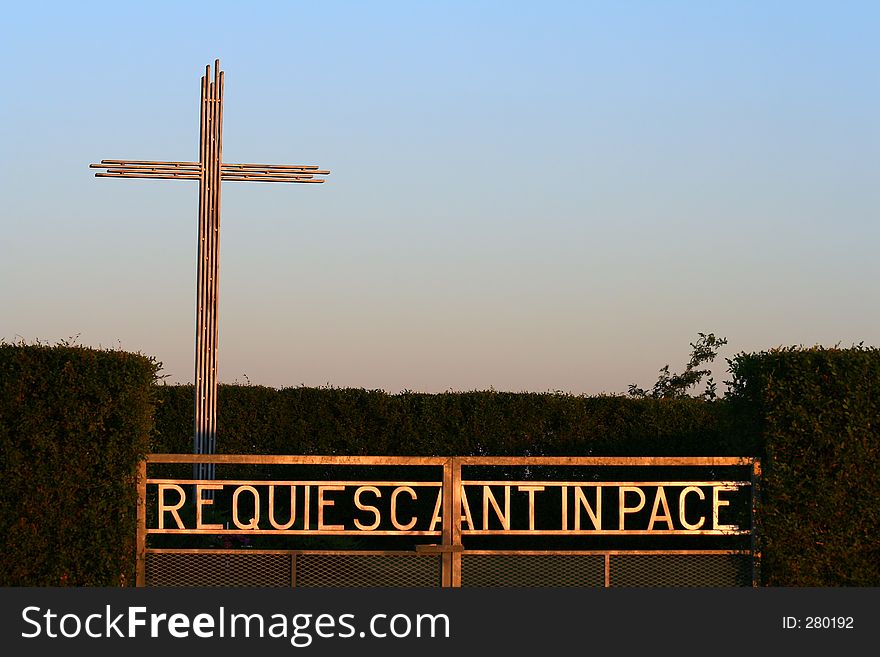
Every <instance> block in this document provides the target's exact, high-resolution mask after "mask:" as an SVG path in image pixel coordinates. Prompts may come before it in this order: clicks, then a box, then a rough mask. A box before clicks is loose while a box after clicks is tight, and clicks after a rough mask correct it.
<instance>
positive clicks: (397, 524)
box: [137, 454, 760, 587]
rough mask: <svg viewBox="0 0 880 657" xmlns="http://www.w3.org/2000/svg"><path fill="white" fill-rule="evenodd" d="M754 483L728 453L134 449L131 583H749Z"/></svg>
mask: <svg viewBox="0 0 880 657" xmlns="http://www.w3.org/2000/svg"><path fill="white" fill-rule="evenodd" d="M193 463H213V464H215V465H216V466H217V475H216V478H215V479H203V480H197V479H193V478H192V475H191V474H187V472H188V473H191V472H192V468H191V466H192V464H193ZM175 468H176V469H177V470H176V472H175ZM498 471H500V472H501V476H500V477H499V476H497V475H496V474H495V473H496V472H498ZM181 475H182V476H181ZM759 482H760V463H759V461H758V460H757V459H753V458H738V457H737V458H720V457H703V458H679V457H662V458H661V457H645V458H641V457H618V458H610V457H609V458H606V457H518V458H517V457H340V456H253V455H238V456H232V455H211V456H207V455H198V456H196V455H189V454H187V455H169V454H166V455H148V456H147V458H146V459H145V460H144V461H143V462H142V463H141V466H140V470H139V481H138V536H137V584H138V585H139V586H247V587H440V586H443V587H663V586H674V587H694V586H713V587H730V586H756V585H757V583H758V581H759V566H760V559H759V557H760V552H759V549H758V544H757V536H756V532H755V531H754V528H755V517H756V515H755V514H756V506H757V499H758V495H757V493H758V486H759ZM285 495H286V497H284V496H285ZM676 496H677V498H676ZM648 497H653V503H652V504H649V503H648ZM670 499H677V506H676V503H675V502H673V503H672V504H670V501H669V500H670ZM649 507H650V508H651V510H650V512H649ZM676 512H677V513H676ZM731 521H736V522H735V523H734V522H731ZM627 523H629V527H628V526H627Z"/></svg>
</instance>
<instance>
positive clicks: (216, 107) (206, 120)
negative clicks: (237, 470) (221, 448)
mask: <svg viewBox="0 0 880 657" xmlns="http://www.w3.org/2000/svg"><path fill="white" fill-rule="evenodd" d="M201 95H202V103H201V112H200V119H201V120H200V126H199V164H200V165H201V167H200V168H201V175H200V176H199V242H198V253H197V267H196V269H197V271H196V281H197V283H196V354H195V376H194V393H195V394H194V397H195V402H194V403H195V409H194V413H193V452H194V453H195V454H213V453H215V452H216V450H217V338H218V331H217V312H218V299H219V284H220V280H219V278H220V266H219V265H220V163H221V162H222V156H223V152H222V151H223V72H222V71H220V60H217V61H215V62H214V79H213V81H212V80H211V65H210V64H209V65H208V66H206V67H205V75H204V77H203V78H202V94H201ZM193 477H194V478H195V479H213V478H214V464H213V463H197V464H195V465H194V466H193Z"/></svg>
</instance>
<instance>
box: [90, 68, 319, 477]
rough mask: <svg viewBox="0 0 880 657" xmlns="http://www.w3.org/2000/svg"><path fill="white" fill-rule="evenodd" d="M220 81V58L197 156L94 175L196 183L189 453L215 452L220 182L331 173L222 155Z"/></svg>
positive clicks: (205, 469)
mask: <svg viewBox="0 0 880 657" xmlns="http://www.w3.org/2000/svg"><path fill="white" fill-rule="evenodd" d="M223 82H224V74H223V71H221V70H220V60H219V59H218V60H216V61H215V62H214V73H213V76H212V74H211V66H210V65H208V66H206V67H205V75H204V76H203V77H202V80H201V106H200V115H199V118H200V121H199V161H198V162H166V161H150V160H101V162H99V163H97V164H90V165H89V167H90V168H93V169H103V171H99V172H98V173H96V174H95V177H97V178H147V179H164V180H197V181H198V182H199V241H198V249H197V256H196V258H197V267H196V346H195V408H194V414H193V415H194V417H193V452H194V453H196V454H213V453H214V452H216V443H217V383H218V379H217V343H218V340H217V336H218V331H217V313H218V299H219V283H220V188H221V185H220V183H221V182H222V181H240V182H281V183H322V182H324V180H323V179H322V178H319V177H317V176H323V175H327V174H329V173H330V172H329V171H327V170H322V169H320V168H319V167H317V166H315V165H296V164H236V163H224V162H223V161H222V158H223ZM193 476H194V477H196V478H199V479H202V478H204V479H211V478H213V476H214V464H213V463H209V462H199V463H195V464H194V474H193Z"/></svg>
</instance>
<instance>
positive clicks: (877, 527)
mask: <svg viewBox="0 0 880 657" xmlns="http://www.w3.org/2000/svg"><path fill="white" fill-rule="evenodd" d="M731 372H732V374H733V381H732V382H731V383H732V388H731V393H730V395H729V401H730V404H731V406H732V409H733V412H734V413H735V414H736V416H737V417H738V418H739V421H740V426H741V430H742V431H743V433H744V434H745V435H746V436H747V437H748V438H749V439H751V440H755V438H756V437H757V438H758V439H759V440H760V441H761V443H762V444H763V446H764V454H763V456H764V462H763V466H764V476H763V491H762V492H763V495H762V500H763V502H762V505H761V512H760V514H759V520H760V523H761V524H760V525H759V536H761V540H762V543H763V554H764V557H763V564H764V578H763V579H764V583H765V584H767V585H770V586H878V585H880V538H878V535H880V350H878V349H876V348H864V347H861V346H859V347H856V348H852V349H824V348H819V347H817V348H813V349H802V348H788V349H775V350H772V351H768V352H762V353H757V354H741V355H739V356H737V357H736V358H734V359H733V360H732V361H731Z"/></svg>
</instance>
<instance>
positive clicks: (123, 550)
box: [0, 344, 159, 586]
mask: <svg viewBox="0 0 880 657" xmlns="http://www.w3.org/2000/svg"><path fill="white" fill-rule="evenodd" d="M158 369H159V365H158V364H157V363H156V362H155V361H154V360H152V359H150V358H147V357H144V356H141V355H135V354H131V353H126V352H122V351H100V350H95V349H85V348H80V347H70V346H58V347H49V346H40V345H37V346H30V345H10V344H0V454H2V458H0V481H2V482H3V485H2V486H0V526H2V527H3V532H2V534H0V553H2V559H0V585H2V586H11V585H15V586H62V585H69V586H118V585H124V584H130V583H132V582H133V581H134V580H133V578H134V542H135V519H136V502H137V491H136V487H135V465H136V464H137V463H138V461H139V460H140V459H141V458H142V457H143V455H144V453H146V452H147V451H148V448H149V435H150V432H151V430H152V422H153V420H152V408H153V398H154V393H155V390H156V387H155V385H154V384H155V379H156V374H157V372H158Z"/></svg>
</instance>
